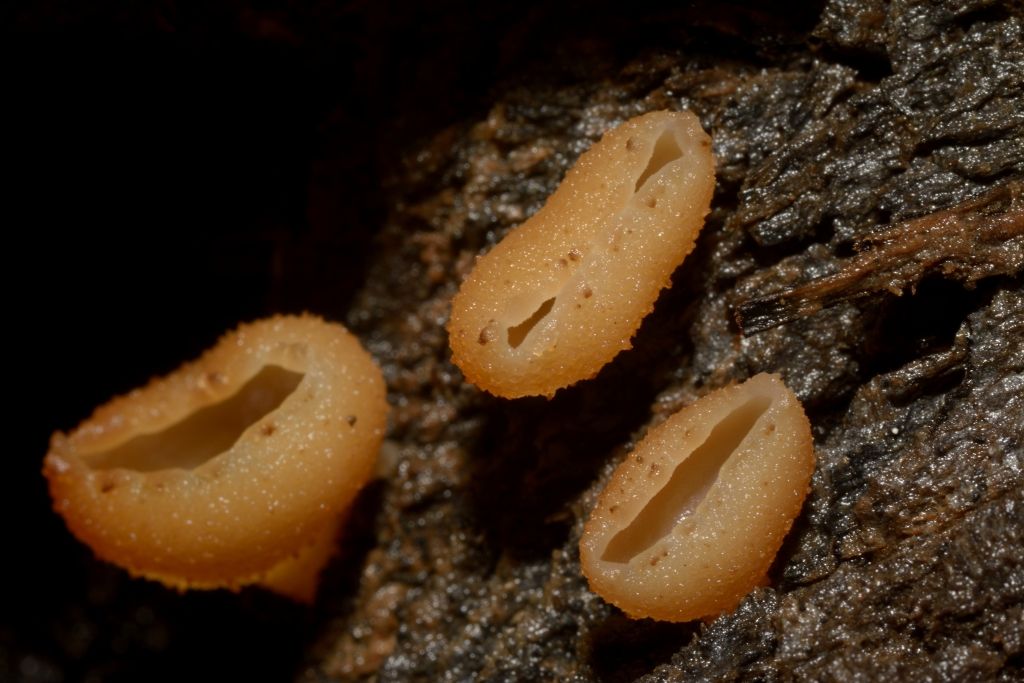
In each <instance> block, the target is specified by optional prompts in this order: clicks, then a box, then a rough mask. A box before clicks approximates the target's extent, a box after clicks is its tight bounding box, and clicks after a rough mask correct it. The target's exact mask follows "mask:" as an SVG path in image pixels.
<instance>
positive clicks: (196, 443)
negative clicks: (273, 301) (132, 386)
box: [43, 316, 388, 599]
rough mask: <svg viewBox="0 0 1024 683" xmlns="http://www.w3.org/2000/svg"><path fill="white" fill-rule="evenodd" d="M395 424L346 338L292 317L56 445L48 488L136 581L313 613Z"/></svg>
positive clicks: (338, 329) (255, 331) (379, 385)
mask: <svg viewBox="0 0 1024 683" xmlns="http://www.w3.org/2000/svg"><path fill="white" fill-rule="evenodd" d="M387 412H388V408H387V402H386V395H385V387H384V381H383V378H382V376H381V373H380V370H379V369H378V368H377V366H376V365H375V364H374V362H373V360H372V359H371V358H370V356H369V354H368V353H366V351H365V350H364V349H363V348H362V346H361V345H360V343H359V341H358V340H357V339H356V338H355V337H354V336H352V335H351V334H350V333H349V332H348V331H347V330H346V329H345V328H344V327H342V326H341V325H337V324H332V323H327V322H324V321H323V320H321V319H319V318H316V317H313V316H279V317H275V318H270V319H266V320H262V321H258V322H255V323H252V324H249V325H243V326H241V327H239V328H238V329H237V330H235V331H234V332H231V333H229V334H227V335H225V336H224V337H223V338H222V339H221V340H220V342H219V343H218V344H217V345H216V346H215V347H213V348H212V349H210V350H209V351H207V352H206V353H205V354H204V355H203V356H202V357H201V358H199V359H198V360H196V361H194V362H192V363H188V364H186V365H184V366H182V367H181V368H179V369H178V370H176V371H175V372H173V373H172V374H170V375H168V376H167V377H164V378H160V379H156V380H153V381H152V382H150V383H149V385H147V386H145V387H144V388H141V389H137V390H135V391H133V392H131V393H129V394H127V395H125V396H121V397H118V398H115V399H113V400H112V401H110V402H109V403H107V404H106V405H103V406H101V407H100V408H98V409H97V410H96V411H95V413H93V415H92V417H90V418H89V419H88V420H86V421H85V422H83V423H82V424H81V425H79V427H78V428H77V429H75V430H74V431H73V432H71V433H70V434H67V435H65V434H61V433H57V434H55V435H54V436H53V438H52V439H51V443H50V451H49V453H48V454H47V455H46V459H45V461H44V467H43V473H44V474H45V476H46V478H47V479H48V480H49V485H50V494H51V496H52V497H53V501H54V508H55V509H56V510H57V512H59V513H60V514H61V515H62V516H63V517H64V519H65V521H66V522H67V525H68V527H69V528H70V529H71V531H72V533H74V535H75V536H77V537H78V538H79V539H80V540H82V541H83V542H85V543H86V544H88V545H89V546H90V547H91V548H92V549H93V551H94V552H95V553H96V554H97V555H98V556H99V557H101V558H102V559H105V560H107V561H109V562H113V563H114V564H118V565H120V566H122V567H124V568H126V569H128V570H129V571H130V572H132V573H133V574H136V575H141V576H145V577H148V578H153V579H157V580H160V581H163V582H164V583H165V584H168V585H171V586H175V587H178V588H215V587H228V588H236V587H238V586H241V585H244V584H247V583H264V584H265V585H267V586H268V587H271V588H273V589H275V590H278V591H279V592H283V593H285V594H288V595H290V596H292V597H296V598H299V599H309V598H311V597H312V592H313V590H315V586H316V577H317V574H318V573H319V571H320V569H321V567H322V566H323V564H324V563H325V562H326V560H327V559H328V557H329V555H330V552H331V549H332V548H333V544H334V533H335V531H336V530H337V528H338V520H339V516H340V515H342V514H343V513H344V512H345V511H346V510H347V508H348V507H349V505H350V504H351V502H352V500H353V499H354V498H355V496H356V494H357V493H358V492H359V490H360V488H362V486H363V485H364V484H365V483H366V481H367V480H368V479H369V478H370V476H371V473H372V471H373V468H374V463H375V461H376V457H377V452H378V450H379V448H380V443H381V440H382V439H383V434H384V427H385V422H386V418H387Z"/></svg>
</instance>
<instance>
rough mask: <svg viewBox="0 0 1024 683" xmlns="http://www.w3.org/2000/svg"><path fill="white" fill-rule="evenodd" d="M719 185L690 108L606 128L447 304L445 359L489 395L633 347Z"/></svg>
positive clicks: (592, 364) (530, 390)
mask: <svg viewBox="0 0 1024 683" xmlns="http://www.w3.org/2000/svg"><path fill="white" fill-rule="evenodd" d="M714 187H715V168H714V157H713V156H712V154H711V139H710V138H709V137H708V135H707V133H705V132H704V130H703V129H702V128H701V125H700V121H698V120H697V117H696V116H695V115H694V114H693V113H691V112H668V111H659V112H652V113H649V114H644V115H642V116H637V117H636V118H633V119H630V120H629V121H626V122H625V123H623V124H622V125H620V126H618V127H616V128H614V129H613V130H611V131H609V132H608V133H606V134H605V136H604V137H603V138H601V140H600V141H599V142H597V143H595V144H594V145H593V146H592V147H591V148H590V149H589V150H587V152H585V153H584V154H583V155H582V156H581V157H580V158H579V160H578V161H577V162H576V164H575V165H574V166H573V167H572V168H571V169H570V170H569V172H568V173H567V174H566V176H565V179H564V180H563V181H562V183H561V185H559V186H558V189H557V190H555V192H554V194H552V195H551V197H549V198H548V200H547V203H546V204H545V205H544V207H543V208H541V209H540V211H538V212H537V213H536V214H535V215H534V216H532V217H531V218H530V219H529V220H527V221H526V222H525V223H524V224H522V225H520V226H519V227H517V228H516V229H514V230H512V232H510V233H509V234H508V235H507V236H506V237H505V238H504V239H503V240H502V241H501V242H500V243H499V244H497V245H496V246H495V247H494V248H493V249H492V250H491V251H490V252H489V253H487V254H486V255H484V256H482V257H481V258H480V259H479V260H478V261H477V263H476V265H475V266H474V268H473V271H472V273H470V275H469V277H467V278H466V280H465V282H463V283H462V286H461V287H460V289H459V292H458V294H457V295H456V296H455V298H454V300H453V301H452V313H451V319H450V321H449V324H448V332H449V343H450V344H451V349H452V359H453V361H454V362H455V364H456V365H458V366H459V368H460V369H461V370H462V372H463V373H464V374H465V376H466V379H468V380H469V381H470V382H472V383H473V384H475V385H477V386H478V387H480V388H481V389H485V390H486V391H489V392H491V393H493V394H495V395H498V396H503V397H505V398H516V397H520V396H528V395H544V396H551V395H552V394H554V393H555V391H557V390H558V389H560V388H562V387H566V386H569V385H570V384H574V383H575V382H578V381H580V380H584V379H588V378H590V377H593V376H594V375H595V374H597V372H598V371H599V370H600V369H601V368H602V367H603V366H604V365H605V364H606V363H608V361H610V360H611V359H612V358H614V357H615V355H616V354H618V353H619V352H620V351H622V350H624V349H628V348H629V347H630V344H631V341H630V340H631V339H632V337H633V335H634V334H635V333H636V331H637V329H638V328H639V327H640V323H641V321H642V320H643V318H644V316H646V315H647V314H648V313H649V312H650V311H651V309H652V308H653V307H654V302H655V300H656V299H657V298H658V293H659V292H660V291H661V289H662V288H664V287H666V286H668V284H669V281H670V278H671V276H672V272H673V271H674V270H675V269H676V268H677V267H678V266H679V264H680V263H682V262H683V259H685V258H686V255H687V254H689V253H690V251H691V250H692V249H693V246H694V243H695V241H696V239H697V234H698V233H699V232H700V229H701V227H702V226H703V224H704V217H705V215H706V214H707V212H708V209H709V207H710V204H711V196H712V193H713V192H714Z"/></svg>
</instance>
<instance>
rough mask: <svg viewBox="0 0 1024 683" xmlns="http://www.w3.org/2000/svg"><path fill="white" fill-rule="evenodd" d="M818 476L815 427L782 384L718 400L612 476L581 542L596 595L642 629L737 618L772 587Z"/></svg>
mask: <svg viewBox="0 0 1024 683" xmlns="http://www.w3.org/2000/svg"><path fill="white" fill-rule="evenodd" d="M813 470H814V448H813V444H812V441H811V428H810V423H809V422H808V421H807V416H806V415H805V414H804V411H803V408H802V407H801V405H800V401H799V400H798V399H797V398H796V396H795V395H794V394H793V392H791V391H790V390H789V389H788V388H787V387H786V385H785V384H783V382H782V380H781V379H779V377H778V376H777V375H766V374H761V375H757V376H756V377H754V378H752V379H750V380H748V381H747V382H744V383H743V384H739V385H734V386H730V387H726V388H724V389H720V390H718V391H715V392H713V393H711V394H708V395H707V396H705V397H704V398H702V399H700V400H699V401H697V402H696V403H694V404H692V405H690V406H687V407H685V408H683V409H682V410H680V411H679V412H678V413H676V414H674V415H672V416H671V417H670V418H669V419H668V420H666V421H665V422H664V423H663V424H661V425H659V426H657V427H655V428H654V429H652V430H651V431H650V433H649V434H648V435H647V436H646V437H645V438H644V439H643V440H642V441H641V442H640V443H639V444H638V445H637V447H636V448H635V449H634V450H633V452H632V453H630V455H629V456H628V457H627V458H626V460H625V461H624V462H623V463H622V464H621V465H620V466H619V467H618V469H616V470H615V472H614V474H612V477H611V479H610V481H609V482H608V484H607V486H606V487H605V489H604V491H603V492H602V493H601V496H600V498H599V500H598V502H597V505H596V507H595V508H594V511H593V512H592V513H591V516H590V519H589V520H588V521H587V524H586V527H585V529H584V532H583V537H582V539H581V540H580V561H581V563H582V567H583V572H584V573H585V574H586V576H587V579H588V580H589V581H590V587H591V588H592V589H593V590H594V592H596V593H597V594H598V595H600V596H601V597H603V598H604V599H605V600H607V601H608V602H611V603H612V604H614V605H616V606H618V607H620V608H621V609H622V610H623V611H624V612H626V614H628V615H630V616H631V617H635V618H640V617H651V618H654V619H661V620H665V621H689V620H691V619H697V618H700V617H708V616H714V615H717V614H719V613H721V612H723V611H725V610H728V609H732V608H733V607H735V606H736V605H737V604H738V603H739V601H740V600H741V599H742V598H743V597H744V596H745V595H746V594H747V593H749V592H750V591H751V590H752V589H753V588H754V587H755V586H757V585H759V584H760V583H762V582H763V581H764V580H765V578H766V572H767V571H768V568H769V566H770V565H771V563H772V560H773V559H774V558H775V555H776V553H777V552H778V550H779V547H780V546H781V545H782V540H783V538H784V537H785V535H786V533H787V532H788V531H789V528H790V526H791V525H792V523H793V520H794V519H795V518H796V516H797V515H798V514H799V512H800V508H801V507H802V505H803V500H804V497H805V496H806V495H807V491H808V487H809V482H810V478H811V473H812V472H813Z"/></svg>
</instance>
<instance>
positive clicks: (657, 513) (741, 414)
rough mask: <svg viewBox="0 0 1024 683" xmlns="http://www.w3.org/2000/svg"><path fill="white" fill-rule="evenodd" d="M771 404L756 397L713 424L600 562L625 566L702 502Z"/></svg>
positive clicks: (610, 544) (609, 546) (616, 536)
mask: <svg viewBox="0 0 1024 683" xmlns="http://www.w3.org/2000/svg"><path fill="white" fill-rule="evenodd" d="M771 403H772V399H771V398H770V397H768V396H756V397H754V398H751V399H750V400H748V401H746V402H744V403H743V404H742V405H740V406H739V407H738V408H736V409H735V410H733V411H731V412H730V413H729V414H728V415H727V416H726V417H725V418H723V419H722V420H721V421H720V422H719V423H718V424H716V425H715V426H714V427H713V428H712V429H711V433H710V434H708V438H707V439H706V440H705V441H704V443H702V444H701V445H700V446H698V447H697V448H696V449H694V451H693V452H692V453H691V454H690V455H689V457H687V458H685V459H684V460H683V461H682V462H680V463H679V464H678V465H677V466H676V468H675V471H673V473H672V476H671V478H669V480H668V482H667V483H666V484H665V486H664V487H663V488H662V489H661V490H660V491H658V493H656V494H655V495H654V496H653V497H652V498H651V499H650V500H649V501H648V502H647V505H645V506H644V507H643V509H642V510H640V512H639V514H637V516H636V517H635V518H634V519H633V521H632V522H630V523H629V525H628V526H626V527H625V528H624V529H622V530H621V531H619V532H618V533H617V534H615V536H614V537H613V538H612V540H611V541H610V542H609V543H608V547H607V548H606V549H605V551H604V553H603V554H602V556H601V559H602V560H604V561H606V562H621V563H628V562H629V561H630V560H632V559H633V558H634V557H636V556H637V555H639V554H640V553H642V552H644V551H645V550H647V549H648V548H650V547H652V546H654V545H655V544H656V543H658V541H660V540H661V539H662V538H664V537H665V536H667V535H668V534H670V533H672V530H673V529H675V528H676V527H677V526H678V525H679V523H680V522H682V521H683V520H684V519H686V518H687V517H689V516H690V515H691V514H692V513H693V511H694V510H696V509H697V506H698V505H700V503H701V501H702V500H704V497H705V496H706V495H707V493H708V491H710V490H711V487H712V486H714V484H715V481H717V479H718V474H719V471H720V470H721V469H722V465H724V464H725V463H726V461H727V460H729V458H730V457H731V456H732V455H733V453H735V452H736V449H737V448H739V447H740V445H741V444H742V443H743V441H744V439H746V437H747V435H748V434H749V433H750V431H751V430H752V429H753V427H754V425H755V424H756V423H757V421H758V419H760V417H761V416H762V415H763V414H764V413H765V411H767V410H768V408H769V407H770V406H771Z"/></svg>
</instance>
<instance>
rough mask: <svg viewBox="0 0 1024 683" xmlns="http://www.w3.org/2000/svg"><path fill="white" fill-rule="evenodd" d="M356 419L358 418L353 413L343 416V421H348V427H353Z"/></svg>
mask: <svg viewBox="0 0 1024 683" xmlns="http://www.w3.org/2000/svg"><path fill="white" fill-rule="evenodd" d="M357 420H358V418H357V417H356V416H355V415H349V416H348V417H346V418H345V422H348V426H349V427H355V426H356V421H357Z"/></svg>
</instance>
